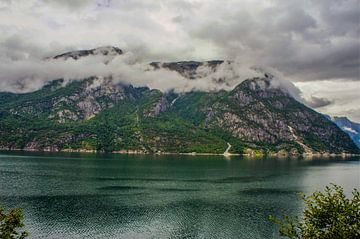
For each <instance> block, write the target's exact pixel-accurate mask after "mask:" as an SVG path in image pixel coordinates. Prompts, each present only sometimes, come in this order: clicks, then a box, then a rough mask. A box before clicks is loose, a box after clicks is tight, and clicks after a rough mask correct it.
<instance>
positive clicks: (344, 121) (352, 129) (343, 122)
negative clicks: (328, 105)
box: [333, 117, 360, 148]
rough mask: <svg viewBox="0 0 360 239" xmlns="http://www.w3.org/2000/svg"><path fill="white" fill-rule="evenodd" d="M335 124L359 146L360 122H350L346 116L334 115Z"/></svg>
mask: <svg viewBox="0 0 360 239" xmlns="http://www.w3.org/2000/svg"><path fill="white" fill-rule="evenodd" d="M333 121H334V122H335V124H336V125H337V126H339V127H340V128H341V129H342V130H343V131H344V132H345V133H347V134H348V135H349V136H350V138H351V139H352V140H353V141H354V143H355V144H356V145H357V146H358V147H359V148H360V124H359V123H355V122H352V121H351V120H349V119H348V118H346V117H335V118H334V119H333Z"/></svg>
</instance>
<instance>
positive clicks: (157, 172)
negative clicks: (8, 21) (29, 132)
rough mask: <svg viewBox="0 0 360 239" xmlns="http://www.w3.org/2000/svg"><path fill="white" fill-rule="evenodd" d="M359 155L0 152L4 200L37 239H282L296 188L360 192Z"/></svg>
mask: <svg viewBox="0 0 360 239" xmlns="http://www.w3.org/2000/svg"><path fill="white" fill-rule="evenodd" d="M359 169H360V164H359V159H358V158H352V159H351V160H343V159H331V158H329V159H312V160H301V159H275V158H272V159H268V158H263V159H246V158H241V157H232V158H231V159H230V160H227V159H225V158H224V157H220V156H219V157H218V156H173V155H172V156H170V155H167V156H149V155H129V156H126V155H104V154H103V155H100V154H99V155H95V154H65V153H61V154H54V153H52V154H51V153H48V154H37V153H22V154H20V153H17V154H14V153H3V154H0V202H1V203H3V204H5V206H7V207H14V206H20V207H22V208H24V210H25V215H26V225H27V229H28V230H29V231H30V232H31V234H32V236H31V238H278V236H277V230H276V227H274V225H272V224H271V223H269V222H268V221H267V216H268V215H269V214H275V215H280V214H282V213H287V214H299V213H300V212H301V209H302V204H301V202H300V200H298V196H297V193H298V192H307V193H308V192H312V191H314V190H321V189H322V188H323V187H324V186H325V185H327V184H329V183H330V182H334V183H338V184H341V185H342V186H344V187H345V190H346V191H348V192H350V191H351V189H352V188H354V187H357V188H359V179H360V178H359V177H360V174H359Z"/></svg>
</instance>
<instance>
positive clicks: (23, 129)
mask: <svg viewBox="0 0 360 239" xmlns="http://www.w3.org/2000/svg"><path fill="white" fill-rule="evenodd" d="M91 51H92V50H91ZM120 51H121V50H120ZM98 52H100V54H103V52H102V51H98ZM121 53H122V51H121ZM65 54H67V55H66V57H65V58H66V59H67V58H69V57H71V58H73V57H72V56H74V54H73V53H65ZM81 54H82V53H81ZM89 54H91V53H89ZM59 56H62V57H64V54H62V55H59ZM86 56H87V55H86V54H84V55H81V56H79V57H86ZM58 58H59V57H58ZM73 59H75V58H73ZM77 59H78V58H77ZM75 60H76V59H75ZM224 63H226V61H208V62H204V63H199V62H193V61H188V62H174V63H151V64H153V65H155V67H154V66H153V67H154V68H155V69H154V70H156V68H157V67H162V68H165V69H168V70H175V71H177V72H178V73H179V74H182V75H184V76H186V77H188V78H190V79H191V77H196V75H194V68H197V67H199V65H201V64H205V65H206V66H207V67H210V68H211V67H214V70H216V67H217V66H218V65H221V64H224ZM105 64H106V63H105ZM273 80H274V79H273V77H272V76H271V75H270V74H264V75H263V77H256V78H252V79H248V80H245V81H243V82H241V83H240V84H238V85H237V86H236V87H235V88H233V89H232V90H230V91H225V90H219V91H212V92H204V91H189V92H182V93H177V92H174V91H168V92H162V91H160V90H157V89H149V88H148V87H134V86H132V85H131V84H121V83H116V84H115V83H114V82H113V80H112V78H111V77H95V76H94V77H90V78H87V79H83V80H76V81H70V82H68V83H67V84H66V85H64V80H62V79H58V80H54V81H51V82H49V83H48V84H47V85H45V86H44V87H43V88H42V89H40V90H38V91H35V92H31V93H25V94H14V93H4V92H2V93H0V101H1V106H0V133H1V136H0V148H2V149H6V150H15V149H22V150H40V151H41V150H42V151H104V152H123V153H125V152H127V153H131V152H137V153H193V152H196V153H214V154H222V153H224V152H227V153H233V154H252V155H255V154H293V155H299V154H302V153H307V154H314V153H321V154H330V153H337V154H341V153H349V154H353V153H358V152H359V150H358V149H357V147H356V146H355V144H354V143H353V142H352V141H351V139H350V138H349V136H348V135H347V134H346V133H344V132H343V131H342V130H341V129H339V128H338V127H337V126H336V125H335V124H334V123H333V122H331V121H330V120H328V119H326V117H324V116H323V115H321V114H319V113H317V112H316V111H314V110H312V109H310V108H308V107H306V106H305V105H303V104H301V103H300V102H298V101H297V100H295V99H294V98H293V97H292V96H291V95H290V94H289V93H287V92H284V91H282V90H281V89H279V88H276V87H273V86H272V84H271V82H272V81H273ZM229 145H231V147H230V148H229ZM228 151H229V152H228Z"/></svg>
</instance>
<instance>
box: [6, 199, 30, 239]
mask: <svg viewBox="0 0 360 239" xmlns="http://www.w3.org/2000/svg"><path fill="white" fill-rule="evenodd" d="M23 218H24V216H23V213H22V210H21V209H20V208H14V209H10V210H9V212H8V213H6V212H5V209H4V208H3V207H1V206H0V238H2V239H23V238H26V237H27V236H28V235H29V233H28V232H26V231H23V232H21V233H20V232H18V229H19V228H21V227H23V226H24V223H23Z"/></svg>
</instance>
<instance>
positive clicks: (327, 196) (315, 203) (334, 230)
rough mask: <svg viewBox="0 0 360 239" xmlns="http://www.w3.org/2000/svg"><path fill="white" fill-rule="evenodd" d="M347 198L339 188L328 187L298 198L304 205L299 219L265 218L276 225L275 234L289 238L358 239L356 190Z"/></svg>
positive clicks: (359, 197) (359, 212)
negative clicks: (350, 197) (300, 198)
mask: <svg viewBox="0 0 360 239" xmlns="http://www.w3.org/2000/svg"><path fill="white" fill-rule="evenodd" d="M352 196H353V197H352V199H351V200H350V199H348V198H347V197H346V196H345V194H344V190H343V188H342V187H340V186H337V185H335V184H331V185H330V186H327V187H326V188H325V191H324V192H319V191H317V192H314V193H313V194H312V195H310V196H305V195H304V194H302V195H301V197H302V200H303V201H304V202H305V209H304V212H303V216H302V218H291V217H289V216H284V217H283V220H280V219H278V218H276V217H274V216H271V215H270V216H269V219H270V221H272V222H274V223H276V224H278V225H279V226H280V228H279V233H280V235H281V236H285V237H288V238H291V239H308V238H309V239H310V238H316V239H345V238H346V239H352V238H354V239H355V238H360V193H359V191H357V190H356V189H354V190H353V192H352Z"/></svg>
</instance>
